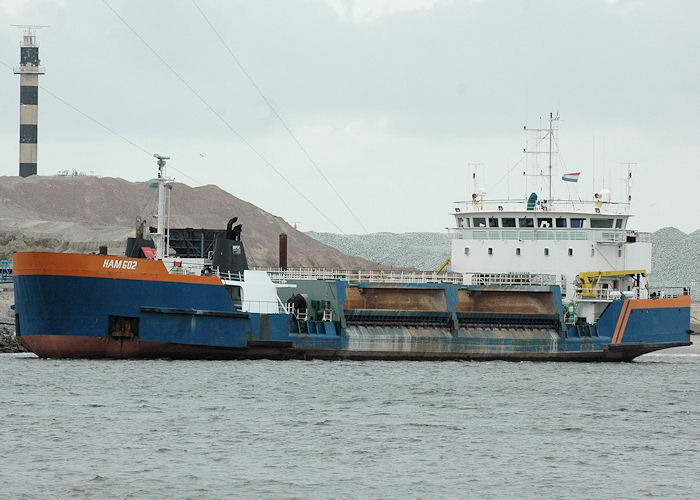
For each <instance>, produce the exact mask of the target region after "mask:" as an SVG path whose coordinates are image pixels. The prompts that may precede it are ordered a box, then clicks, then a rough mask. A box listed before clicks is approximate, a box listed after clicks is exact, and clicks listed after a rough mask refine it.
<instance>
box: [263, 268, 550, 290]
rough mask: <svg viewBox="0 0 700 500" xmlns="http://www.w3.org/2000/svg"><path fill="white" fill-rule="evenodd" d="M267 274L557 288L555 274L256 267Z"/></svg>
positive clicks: (293, 277)
mask: <svg viewBox="0 0 700 500" xmlns="http://www.w3.org/2000/svg"><path fill="white" fill-rule="evenodd" d="M255 269H256V270H257V271H265V272H266V273H268V275H269V276H270V279H272V281H277V282H283V281H286V280H341V281H348V282H351V283H453V284H457V285H493V286H517V285H522V286H528V285H542V286H550V285H556V284H557V279H556V276H555V275H553V274H531V273H493V274H484V273H465V274H461V273H440V274H437V273H433V272H420V271H418V272H411V271H348V270H346V271H340V270H331V269H313V268H294V269H291V268H290V269H286V270H283V269H280V268H273V267H256V268H255Z"/></svg>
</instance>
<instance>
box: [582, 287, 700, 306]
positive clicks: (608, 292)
mask: <svg viewBox="0 0 700 500" xmlns="http://www.w3.org/2000/svg"><path fill="white" fill-rule="evenodd" d="M591 292H593V296H589V295H586V296H584V290H583V289H582V288H580V287H576V289H575V292H574V301H576V302H586V301H589V302H597V301H607V302H612V301H613V300H618V299H672V298H676V297H681V296H683V295H690V287H682V286H665V287H649V288H646V287H642V288H640V287H634V288H632V290H615V289H613V288H598V289H596V290H592V291H590V290H589V291H588V292H587V293H589V294H590V293H591Z"/></svg>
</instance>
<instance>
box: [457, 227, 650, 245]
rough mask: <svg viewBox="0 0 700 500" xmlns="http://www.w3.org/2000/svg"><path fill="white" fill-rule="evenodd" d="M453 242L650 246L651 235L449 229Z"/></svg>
mask: <svg viewBox="0 0 700 500" xmlns="http://www.w3.org/2000/svg"><path fill="white" fill-rule="evenodd" d="M447 231H448V235H449V237H450V238H451V239H455V240H459V239H463V240H513V241H527V240H550V241H576V240H588V241H596V242H599V243H627V242H630V243H631V242H637V241H639V242H643V243H648V242H651V233H644V232H639V231H632V230H629V229H583V228H581V229H579V228H575V229H572V228H561V227H541V228H532V229H524V228H523V229H521V228H502V227H501V228H496V227H492V228H489V227H481V228H466V227H452V228H448V230H447Z"/></svg>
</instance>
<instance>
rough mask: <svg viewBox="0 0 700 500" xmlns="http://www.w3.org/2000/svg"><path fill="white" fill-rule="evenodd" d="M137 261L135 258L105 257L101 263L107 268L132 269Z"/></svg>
mask: <svg viewBox="0 0 700 500" xmlns="http://www.w3.org/2000/svg"><path fill="white" fill-rule="evenodd" d="M137 265H138V262H137V261H135V260H117V259H105V260H104V262H103V263H102V267H104V268H107V269H125V270H128V271H134V270H135V269H136V266H137Z"/></svg>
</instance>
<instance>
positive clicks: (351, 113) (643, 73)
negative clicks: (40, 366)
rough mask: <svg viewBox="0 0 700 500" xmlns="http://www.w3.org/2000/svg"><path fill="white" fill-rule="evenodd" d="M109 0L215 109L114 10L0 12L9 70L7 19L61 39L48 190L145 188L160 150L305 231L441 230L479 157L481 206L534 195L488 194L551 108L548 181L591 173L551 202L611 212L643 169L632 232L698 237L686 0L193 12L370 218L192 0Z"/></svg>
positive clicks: (405, 1) (502, 190)
mask: <svg viewBox="0 0 700 500" xmlns="http://www.w3.org/2000/svg"><path fill="white" fill-rule="evenodd" d="M108 4H109V6H111V7H112V8H113V9H114V10H115V11H117V12H118V13H119V15H120V16H122V17H123V19H124V20H125V21H126V22H127V23H128V25H129V26H131V28H132V29H133V30H135V31H136V32H137V33H139V35H140V36H141V37H143V38H144V40H145V41H146V42H147V43H148V44H149V45H150V46H151V47H152V48H153V49H154V50H155V51H156V52H157V54H158V55H159V56H160V57H161V58H162V59H164V60H165V61H166V62H167V64H168V65H170V67H171V68H173V69H174V70H175V72H177V74H178V75H179V76H180V77H181V78H182V79H183V80H184V81H186V82H187V84H188V85H189V86H191V87H192V88H193V89H194V90H195V91H196V92H197V94H198V95H199V96H201V98H202V99H203V100H204V101H206V103H207V104H208V105H209V106H211V108H213V110H214V112H215V113H216V114H215V113H214V112H212V110H210V109H209V108H208V107H207V105H205V104H204V103H203V102H202V101H201V100H200V99H199V98H198V97H196V96H195V95H194V94H193V92H192V91H191V90H190V89H188V87H187V86H186V85H185V84H183V82H182V81H181V80H180V79H178V77H177V76H175V75H174V74H173V73H172V72H171V70H170V69H168V67H167V66H166V65H165V64H163V62H162V61H161V60H159V59H158V57H156V56H155V55H154V54H153V52H151V51H150V50H149V49H148V48H147V47H146V46H145V45H144V43H143V42H142V41H140V40H139V39H138V38H137V37H136V36H135V35H134V34H133V33H132V32H131V31H130V30H129V28H128V27H127V26H126V25H125V24H124V23H123V22H122V21H121V20H120V19H119V18H118V17H117V16H116V15H115V14H114V12H112V11H111V10H110V8H109V7H108V6H107V5H105V3H103V2H101V1H94V0H89V1H88V0H85V1H71V0H63V1H21V0H15V1H11V0H9V1H8V0H0V21H2V22H0V62H2V63H4V64H7V65H10V66H15V65H17V64H18V62H19V40H20V38H21V31H20V30H19V29H17V28H13V27H10V26H9V25H10V24H45V25H50V27H49V28H47V29H42V30H41V31H40V32H39V40H40V43H41V49H40V58H41V61H42V65H44V66H45V68H46V75H44V76H42V77H41V78H40V85H41V86H42V87H45V89H46V90H45V91H40V93H39V162H38V169H39V173H40V174H41V175H53V174H55V173H56V172H58V171H60V170H66V169H71V170H72V169H76V170H79V171H88V172H89V171H94V173H95V174H96V175H102V176H114V177H122V178H125V179H128V180H133V181H136V180H146V179H148V178H150V177H152V176H153V173H154V171H155V168H156V166H155V162H154V160H153V159H152V158H151V157H150V156H149V155H150V153H153V152H158V153H161V154H168V155H170V156H171V157H172V162H171V165H172V167H173V168H174V169H177V170H174V169H173V170H171V171H170V172H169V173H170V174H171V175H173V176H174V177H175V178H176V179H177V180H178V181H181V182H185V183H186V184H189V185H192V186H197V185H201V184H217V185H219V186H221V187H222V188H223V189H225V190H227V191H229V192H230V193H232V194H233V195H235V196H237V197H239V198H242V199H244V200H247V201H250V202H252V203H254V204H256V205H258V206H260V207H261V208H263V209H265V210H267V211H269V212H271V213H273V214H275V215H279V216H281V217H283V218H284V219H285V220H287V221H288V222H290V223H291V222H298V223H299V229H301V230H304V231H308V230H317V231H332V232H340V231H342V232H345V233H362V232H364V230H365V229H366V230H367V231H370V232H375V231H392V232H405V231H442V230H444V228H445V227H446V226H452V225H453V224H454V221H453V220H452V218H451V217H450V216H449V215H448V214H449V213H450V212H451V211H452V210H453V208H454V206H455V205H454V203H453V202H454V201H455V200H463V199H464V198H465V196H466V193H467V192H468V190H469V192H470V191H471V186H472V185H471V172H470V170H469V168H468V164H469V163H470V162H479V163H482V164H483V167H482V168H481V171H482V172H481V173H482V182H481V184H482V186H483V187H484V188H485V189H487V191H488V192H487V197H491V198H502V197H505V196H507V195H510V196H522V197H523V198H524V197H525V195H526V194H527V193H526V191H525V187H524V185H523V183H522V179H523V177H522V169H521V168H520V167H516V168H515V169H514V176H513V178H511V179H510V180H509V181H506V180H503V181H501V182H497V181H499V179H501V178H502V177H503V176H504V174H505V173H506V172H507V171H509V170H510V169H511V167H513V165H514V164H516V162H518V160H519V159H520V158H521V156H522V149H523V147H524V146H525V137H524V135H523V131H522V127H523V125H525V124H526V123H527V124H528V125H531V126H534V125H537V123H538V121H537V119H538V117H539V116H545V115H547V114H548V113H549V112H550V111H553V112H557V111H558V112H559V113H560V115H561V121H560V122H559V127H560V146H561V152H562V159H563V161H564V165H565V166H564V167H561V168H559V167H557V170H556V171H555V175H557V178H558V177H559V176H561V174H562V173H564V172H562V170H564V171H565V172H576V171H581V172H582V174H581V180H580V182H579V183H578V185H576V186H575V189H574V190H573V191H571V192H570V191H568V190H567V189H566V188H570V187H571V186H570V185H566V186H563V183H562V182H561V181H556V182H555V187H554V190H555V193H557V192H558V193H559V194H560V195H561V196H565V195H569V194H570V193H571V195H573V196H577V197H580V198H582V199H591V197H592V194H593V192H594V188H595V189H601V188H602V187H603V185H602V184H603V181H604V182H605V187H608V188H611V189H612V192H613V195H617V197H621V196H622V194H623V192H624V191H623V184H622V182H621V179H622V178H623V176H624V171H623V167H622V166H621V165H620V163H621V162H636V163H637V164H638V165H637V167H636V169H635V172H634V180H635V182H634V187H633V212H634V213H635V214H637V217H636V218H635V219H634V221H635V223H634V225H635V226H636V227H637V228H639V229H641V230H649V231H653V230H656V229H659V228H661V227H664V226H670V225H672V226H676V227H678V228H679V229H681V230H683V231H685V232H691V231H694V230H696V229H698V228H700V223H698V217H699V216H700V196H699V193H698V191H699V189H700V180H699V176H698V167H699V163H700V140H699V138H700V64H698V61H699V59H698V58H699V57H700V34H699V33H700V31H699V30H698V29H697V21H698V19H700V2H697V1H695V0H689V1H664V2H662V1H655V0H639V1H633V0H630V1H623V0H618V1H604V0H588V1H565V2H562V1H556V0H552V1H547V0H542V1H535V0H530V1H527V0H522V1H519V0H513V1H495V0H493V1H491V0H483V1H447V0H445V1H437V0H355V1H353V0H299V1H296V0H285V1H282V0H279V1H254V2H253V1H247V0H246V1H227V2H215V1H212V0H197V5H198V6H199V7H200V8H201V10H202V11H203V12H204V13H205V14H206V16H207V17H208V18H209V20H210V21H211V23H212V24H213V25H214V27H215V28H216V30H218V32H219V33H220V34H221V36H222V37H223V39H224V40H225V42H226V43H227V44H228V46H229V47H230V49H231V50H232V51H233V53H234V54H235V56H236V57H237V58H238V60H239V61H240V62H241V64H242V65H243V67H244V68H245V70H246V71H247V72H248V74H249V75H250V76H251V77H252V78H253V80H254V81H255V82H256V84H257V85H258V87H259V88H260V90H261V91H262V92H263V93H264V95H265V96H266V97H267V99H269V101H270V102H271V103H272V104H273V105H274V107H275V108H276V109H277V110H278V112H279V114H280V115H281V116H282V118H283V119H284V120H285V122H286V123H287V124H288V126H289V128H290V129H291V130H292V131H293V133H294V135H295V137H296V138H297V139H298V141H299V142H300V143H301V144H302V145H303V146H304V148H305V149H306V151H307V152H308V154H309V155H310V157H311V158H312V159H313V160H314V162H315V163H316V165H318V167H319V169H320V170H321V171H322V172H323V175H325V177H326V178H327V179H328V180H329V181H330V183H331V184H332V185H333V186H334V187H335V189H336V190H337V192H338V193H340V195H341V197H342V198H343V199H344V200H345V202H346V203H347V205H348V206H349V207H350V209H351V211H352V212H353V213H354V214H355V216H356V217H357V218H359V220H360V222H361V224H360V223H359V222H358V221H357V220H356V219H355V217H353V215H352V214H351V213H350V212H349V210H348V209H347V208H346V206H345V205H344V204H343V202H342V201H341V200H340V199H339V197H338V196H337V195H336V193H334V192H333V189H331V188H330V187H329V186H328V184H327V183H326V181H325V180H324V179H323V176H322V175H321V174H319V173H318V171H317V170H316V169H315V168H314V166H313V165H312V164H311V162H310V161H309V159H308V158H307V157H306V156H305V155H304V153H303V151H302V150H301V149H300V148H299V146H298V145H297V144H296V143H295V141H294V139H293V138H292V137H291V136H290V135H289V134H288V133H287V131H286V130H285V128H284V127H283V125H282V124H281V123H280V121H279V120H278V119H277V117H276V116H275V114H274V113H273V112H272V111H271V109H270V108H269V107H268V105H267V104H266V102H265V100H264V99H263V98H262V97H261V96H260V95H259V94H258V92H257V91H256V89H255V87H254V86H253V85H252V84H251V83H250V81H249V80H248V79H247V78H246V76H245V74H244V73H243V72H242V71H241V69H240V68H239V67H238V66H237V64H236V62H235V60H234V59H233V57H232V56H231V55H230V54H229V52H228V51H227V50H226V48H225V47H224V46H223V45H222V43H221V42H220V40H219V39H218V38H217V36H216V34H215V33H214V31H213V30H212V29H211V28H210V26H209V25H208V24H207V22H206V21H205V19H204V17H203V16H202V15H201V14H200V12H199V11H198V10H197V6H196V5H195V4H194V3H192V2H191V1H189V0H187V1H186V0H181V1H168V2H166V1H148V2H143V1H130V0H123V1H121V0H108ZM0 71H1V72H2V74H3V75H4V76H2V77H1V78H0V96H2V99H0V175H17V172H18V154H19V153H18V144H17V143H18V123H19V109H18V108H19V104H18V103H19V77H18V76H17V75H14V74H12V72H11V71H10V70H8V69H7V68H6V67H5V66H0ZM48 92H51V93H53V94H55V95H56V96H58V97H59V98H60V99H62V100H64V101H66V102H68V103H69V104H70V105H72V106H73V107H75V108H78V109H79V110H80V111H82V112H83V113H85V114H87V115H89V116H90V117H91V118H93V119H94V120H97V121H99V122H100V123H102V124H104V125H105V126H107V127H109V128H110V129H112V130H113V131H115V132H117V133H118V134H120V135H121V136H123V137H124V138H126V139H128V141H131V143H130V142H128V141H127V140H124V139H122V138H120V137H119V136H117V135H114V134H112V133H110V132H108V131H106V130H105V129H104V128H102V127H100V126H99V125H97V124H95V122H93V121H91V120H90V119H87V118H86V117H85V116H83V115H81V114H79V113H78V112H76V111H74V110H73V109H71V108H70V107H68V106H67V105H66V104H64V103H63V102H61V101H60V100H58V99H56V98H55V97H54V96H52V95H51V94H49V93H48ZM217 115H218V116H220V117H221V118H222V119H223V121H225V122H226V123H224V122H223V121H222V120H220V119H219V118H218V117H217ZM232 130H233V131H235V132H233V131H232ZM241 136H242V137H243V138H244V139H245V142H244V140H242V139H241ZM246 142H247V143H248V144H250V145H252V146H253V148H254V149H255V151H257V152H258V153H259V154H260V155H262V157H264V159H265V160H262V159H261V158H260V157H259V156H258V155H257V154H256V153H255V152H254V151H253V150H252V149H251V148H250V147H249V146H248V144H246ZM144 150H145V151H144ZM270 164H271V165H272V166H273V167H274V169H273V168H272V167H271V166H270ZM594 165H595V168H594ZM275 170H277V171H278V172H280V173H281V174H282V175H283V176H284V177H286V178H287V179H288V180H290V181H291V183H292V184H293V186H294V188H292V187H290V185H289V184H288V183H287V182H285V181H284V180H283V179H282V178H281V177H280V176H279V175H278V173H276V172H275ZM594 178H595V186H594V185H593V179H594ZM295 189H296V190H295ZM299 192H301V193H303V194H304V196H306V197H307V198H308V199H309V200H311V201H312V202H313V204H314V205H315V206H316V208H314V207H313V206H311V205H310V204H309V203H308V201H307V200H305V199H304V197H303V196H301V195H300V194H299ZM173 196H177V194H176V193H175V192H174V193H173ZM130 202H133V200H125V203H130ZM319 209H320V211H321V212H323V213H325V214H326V216H327V217H328V218H330V219H331V221H332V222H330V221H329V220H328V219H327V218H325V217H324V216H323V215H321V213H319ZM231 215H234V214H231ZM225 216H226V217H228V214H226V215H225Z"/></svg>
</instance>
